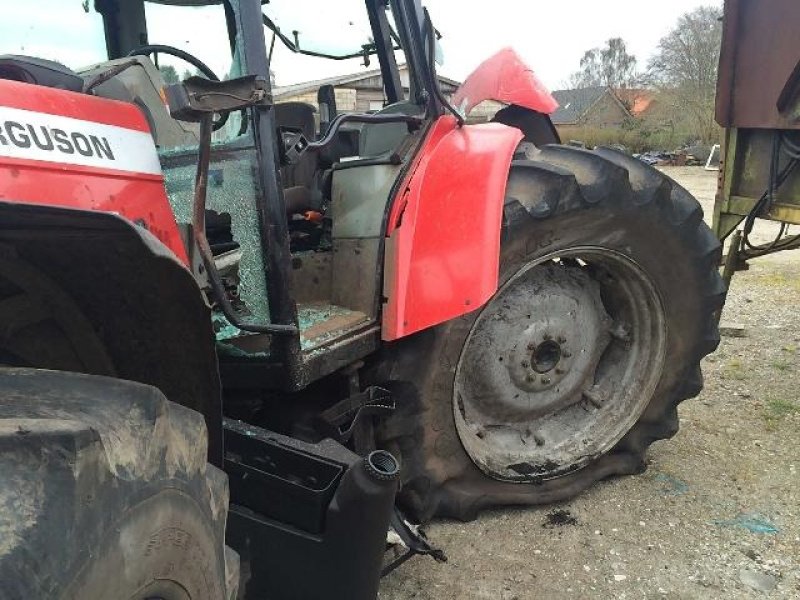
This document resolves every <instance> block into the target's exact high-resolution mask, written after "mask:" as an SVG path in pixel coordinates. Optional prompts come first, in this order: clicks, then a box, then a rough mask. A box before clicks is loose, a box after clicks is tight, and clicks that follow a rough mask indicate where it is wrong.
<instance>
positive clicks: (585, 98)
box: [550, 86, 611, 125]
mask: <svg viewBox="0 0 800 600" xmlns="http://www.w3.org/2000/svg"><path fill="white" fill-rule="evenodd" d="M610 91H611V90H610V89H609V88H608V87H606V86H597V87H588V88H580V89H575V90H556V91H555V92H553V98H555V99H556V102H558V109H557V110H556V112H554V113H553V114H552V115H550V118H551V119H552V120H553V123H554V124H555V125H567V124H570V123H577V122H578V121H580V119H581V117H583V116H584V115H585V114H586V113H587V112H588V111H589V109H590V108H591V107H592V106H593V105H594V104H595V103H596V102H597V101H599V100H600V99H601V98H602V97H603V96H604V95H605V94H607V93H609V92H610Z"/></svg>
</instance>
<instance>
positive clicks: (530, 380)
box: [525, 375, 536, 383]
mask: <svg viewBox="0 0 800 600" xmlns="http://www.w3.org/2000/svg"><path fill="white" fill-rule="evenodd" d="M535 379H536V378H535V377H534V376H533V375H528V376H527V377H525V381H527V382H528V383H533V382H534V380H535Z"/></svg>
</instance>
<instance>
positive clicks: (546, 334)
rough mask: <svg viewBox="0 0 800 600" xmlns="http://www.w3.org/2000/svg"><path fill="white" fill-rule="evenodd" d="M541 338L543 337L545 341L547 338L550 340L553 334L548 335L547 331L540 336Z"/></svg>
mask: <svg viewBox="0 0 800 600" xmlns="http://www.w3.org/2000/svg"><path fill="white" fill-rule="evenodd" d="M542 339H543V340H544V341H545V342H546V341H548V340H552V339H553V336H552V335H550V334H549V333H545V334H544V335H543V336H542Z"/></svg>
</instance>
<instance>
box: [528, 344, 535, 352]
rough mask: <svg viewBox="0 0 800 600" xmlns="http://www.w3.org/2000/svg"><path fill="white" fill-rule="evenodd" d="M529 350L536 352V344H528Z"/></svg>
mask: <svg viewBox="0 0 800 600" xmlns="http://www.w3.org/2000/svg"><path fill="white" fill-rule="evenodd" d="M528 350H531V351H533V350H536V344H528Z"/></svg>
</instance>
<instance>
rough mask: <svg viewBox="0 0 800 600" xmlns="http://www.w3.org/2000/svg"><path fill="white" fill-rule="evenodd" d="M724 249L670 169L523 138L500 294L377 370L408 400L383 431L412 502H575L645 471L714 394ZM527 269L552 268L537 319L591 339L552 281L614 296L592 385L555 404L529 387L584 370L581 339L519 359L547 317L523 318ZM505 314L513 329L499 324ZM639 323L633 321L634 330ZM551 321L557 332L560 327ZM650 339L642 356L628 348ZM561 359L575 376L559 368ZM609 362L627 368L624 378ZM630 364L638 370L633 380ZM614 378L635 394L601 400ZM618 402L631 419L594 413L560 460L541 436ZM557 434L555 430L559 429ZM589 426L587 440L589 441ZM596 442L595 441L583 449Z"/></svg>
mask: <svg viewBox="0 0 800 600" xmlns="http://www.w3.org/2000/svg"><path fill="white" fill-rule="evenodd" d="M587 249H590V250H592V252H589V251H588V250H587ZM720 252H721V250H720V244H719V242H718V241H717V239H716V238H715V237H714V235H713V234H712V233H711V231H710V229H709V228H708V227H707V226H706V225H705V223H704V222H703V214H702V210H701V208H700V206H699V204H698V203H697V201H696V200H694V198H692V196H691V195H690V194H689V193H688V192H687V191H686V190H684V189H683V188H681V187H680V186H678V185H677V184H676V183H675V182H673V181H672V180H670V179H669V178H667V177H666V176H664V175H663V174H661V173H660V172H658V171H657V170H655V169H652V168H650V167H648V166H646V165H644V164H643V163H641V162H639V161H637V160H635V159H633V158H631V157H628V156H626V155H624V154H621V153H618V152H616V151H613V150H609V149H599V150H597V151H595V152H589V151H583V150H578V149H574V148H568V147H565V146H545V147H543V148H541V149H536V148H534V147H533V146H530V145H527V144H523V146H522V147H521V151H519V152H518V153H517V155H516V157H515V160H514V162H513V164H512V167H511V172H510V175H509V180H508V187H507V191H506V204H505V210H504V221H503V237H502V248H501V256H500V266H501V281H500V290H499V291H498V293H497V294H496V295H495V297H494V298H493V299H492V300H491V301H490V302H489V303H488V304H487V305H486V306H484V307H483V308H482V309H481V310H479V311H476V312H474V313H471V314H468V315H465V316H463V317H461V318H458V319H454V320H452V321H450V322H447V323H443V324H442V325H439V326H437V327H434V328H431V329H429V330H427V331H424V332H421V333H419V334H417V335H415V336H411V337H410V338H409V339H405V340H401V341H399V342H397V343H395V344H393V345H392V346H391V347H389V348H388V349H387V356H386V357H385V360H383V361H382V363H381V365H382V366H379V367H378V371H377V373H379V375H376V376H378V377H381V378H382V379H388V380H389V381H391V385H392V386H393V389H394V393H395V397H396V399H397V405H398V409H397V411H396V413H395V414H394V415H392V416H391V417H390V418H389V419H388V420H387V421H386V422H385V423H384V424H383V426H382V427H381V428H380V430H379V432H378V441H379V445H380V446H381V447H384V448H386V449H387V450H390V451H391V452H393V453H395V455H396V456H399V457H400V458H401V464H402V466H403V471H402V475H401V478H402V482H403V485H402V496H401V499H402V501H403V503H404V504H405V505H406V507H407V508H408V509H409V510H410V511H412V512H413V514H415V515H416V516H417V518H419V519H420V520H423V521H424V520H427V519H430V518H431V517H433V516H435V515H436V516H446V517H455V518H459V519H471V518H474V517H475V516H476V515H477V513H478V511H479V510H481V509H483V508H485V507H488V506H493V505H502V504H540V503H550V502H555V501H560V500H564V499H567V498H570V497H572V496H574V495H576V494H578V493H580V492H581V491H583V490H585V489H586V488H587V487H589V486H590V485H592V484H593V483H594V482H596V481H598V480H600V479H603V478H606V477H609V476H613V475H624V474H632V473H638V472H641V471H643V470H644V469H645V464H646V463H645V454H646V450H647V448H648V447H649V446H650V445H651V444H652V443H653V442H654V441H655V440H658V439H663V438H669V437H672V436H673V435H674V434H675V433H676V432H677V430H678V416H677V410H676V408H677V405H678V403H679V402H681V401H682V400H684V399H686V398H690V397H692V396H695V395H697V394H698V393H699V392H700V390H701V389H702V385H703V380H702V374H701V372H700V360H701V359H702V358H703V356H705V355H706V354H708V353H710V352H712V351H713V350H714V349H715V348H716V347H717V345H718V343H719V334H718V330H717V325H716V314H717V312H718V311H719V310H720V309H721V307H722V305H723V302H724V297H725V288H724V284H723V282H722V280H721V278H720V277H719V274H718V271H717V266H718V264H719V259H720ZM602 257H607V258H606V259H602ZM611 257H614V258H613V260H612V258H611ZM615 261H618V262H619V264H620V265H622V264H629V265H633V266H632V267H630V269H628V270H627V271H626V269H627V267H626V269H621V270H620V271H619V273H622V272H625V273H630V275H625V276H624V277H622V276H619V273H615V272H614V269H613V268H612V267H613V265H612V263H614V262H615ZM608 272H611V273H612V275H613V276H615V277H622V278H619V279H617V280H616V284H614V283H608V281H599V280H600V279H601V275H602V277H606V275H603V274H604V273H608ZM526 273H532V274H535V277H536V278H538V279H537V280H535V281H532V282H530V283H529V284H528V285H530V286H531V287H530V293H529V294H528V292H526V294H528V295H529V296H530V298H531V305H530V309H528V311H527V312H528V313H531V314H529V315H524V317H528V319H532V320H536V319H537V318H539V319H540V320H541V321H542V322H543V323H546V324H547V323H550V324H552V322H554V321H558V320H559V319H560V321H559V322H561V323H562V324H564V327H566V328H568V329H569V332H570V333H571V334H574V335H575V336H576V337H579V338H581V336H582V335H583V334H582V330H583V329H585V326H584V325H581V326H580V327H577V326H575V325H574V324H571V321H570V318H571V319H572V320H573V321H574V320H575V319H577V317H575V315H572V313H571V312H570V313H569V314H570V315H572V317H569V318H568V317H564V313H565V312H567V308H566V304H563V303H562V304H559V303H558V302H557V303H556V304H551V305H550V307H549V308H547V307H546V305H545V304H541V296H542V294H543V292H541V290H542V286H545V285H551V286H553V285H554V286H555V287H554V288H550V290H551V292H552V290H553V289H555V290H556V292H557V294H561V295H563V296H564V298H571V299H572V300H574V302H573V304H574V305H575V306H577V307H578V308H577V309H576V310H577V311H579V312H580V311H581V310H583V309H581V308H580V305H581V303H583V304H586V303H587V302H588V303H590V304H591V303H593V304H596V305H597V306H598V307H600V308H596V309H595V308H592V309H591V310H589V312H590V313H592V314H593V315H595V316H593V317H592V318H591V319H589V320H590V321H591V322H592V325H591V327H592V328H593V330H596V331H597V333H596V334H593V335H592V336H589V337H591V340H589V341H587V340H586V339H584V338H585V337H586V336H583V338H581V340H580V343H578V342H576V343H575V345H576V346H577V348H573V349H572V351H573V352H576V353H586V352H589V353H590V354H592V356H593V358H592V359H591V360H588V359H587V360H585V361H584V363H585V364H583V365H582V368H583V372H582V373H581V374H580V381H579V382H578V383H581V385H582V386H583V387H581V386H577V387H574V386H573V387H570V386H564V387H566V388H569V389H570V393H569V394H566V392H565V393H564V394H562V396H563V397H556V398H549V399H548V400H547V402H545V403H544V407H543V408H542V409H541V411H540V412H536V411H535V410H533V411H532V409H531V406H532V405H533V404H535V402H536V401H537V399H538V398H541V397H542V396H541V394H542V393H544V392H542V391H541V390H540V389H538V388H537V389H533V388H530V387H525V386H527V385H528V384H529V383H530V382H531V381H533V383H530V385H533V386H539V387H543V386H544V387H547V389H548V390H550V392H552V394H555V392H553V390H554V389H555V385H556V383H557V382H555V381H551V379H552V378H553V377H562V378H563V377H567V376H568V375H569V373H566V374H565V372H566V371H567V370H568V369H569V368H574V367H570V366H569V365H568V364H567V365H566V366H565V364H566V363H564V362H559V359H560V357H562V354H561V351H562V350H563V349H564V348H566V346H564V348H562V349H560V350H559V349H556V348H555V347H553V348H549V346H548V347H547V348H544V346H542V348H543V351H542V353H541V356H540V357H536V360H541V363H540V364H537V365H536V366H537V368H539V367H541V369H540V370H538V371H536V372H535V373H534V372H533V371H530V369H532V368H533V367H534V365H533V364H529V363H531V362H532V361H531V359H530V358H523V359H522V360H521V361H520V360H519V357H517V355H516V354H514V353H515V352H517V351H518V349H519V347H520V346H519V344H523V343H524V340H522V338H521V337H520V338H519V339H517V337H518V336H517V334H516V333H515V332H518V331H519V332H523V333H524V331H528V329H530V330H531V331H533V330H535V329H536V327H538V325H536V327H534V326H533V325H531V326H528V325H527V324H520V325H519V326H516V324H515V323H514V322H513V318H517V317H518V316H519V314H520V313H521V309H520V308H519V307H518V306H516V305H514V303H513V301H511V300H509V297H508V295H507V291H508V290H511V291H513V289H514V286H515V285H519V284H518V283H516V282H517V281H523V279H520V278H521V277H524V276H526V275H525V274H526ZM637 273H639V274H637ZM625 277H627V279H625ZM548 281H549V282H550V283H549V284H546V282H548ZM553 281H555V282H556V283H555V284H554V283H553ZM609 281H612V282H613V281H614V277H612V278H611V279H610V280H609ZM636 282H640V283H636ZM504 286H505V287H504ZM637 286H638V287H637ZM622 288H625V289H628V290H629V291H630V293H627V295H626V296H625V294H622V293H621V292H620V295H621V296H625V298H627V299H625V298H623V299H622V300H618V301H616V302H615V297H616V295H617V293H618V290H620V289H622ZM648 289H652V293H650V292H647V291H646V290H648ZM504 290H505V291H504ZM592 290H594V291H592ZM504 294H506V295H504ZM517 295H518V296H519V294H517ZM551 295H552V294H551ZM581 295H582V296H581ZM517 302H518V300H517ZM537 302H540V304H539V306H538V307H537ZM561 305H563V306H565V308H564V310H560V309H559V308H558V306H561ZM635 305H642V306H639V308H635ZM553 306H556V308H555V309H554V308H553ZM620 306H623V307H624V306H630V307H634V308H630V309H622V308H619V307H620ZM537 308H538V309H539V312H538V313H537ZM515 311H516V312H515ZM542 311H545V313H546V314H545V315H544V316H542ZM547 311H549V312H547ZM636 311H638V312H636ZM614 313H618V314H614ZM659 314H660V316H659ZM514 315H517V317H515V316H514ZM531 315H532V317H531ZM659 319H661V320H662V321H663V326H661V325H659V324H658V322H657V321H658V320H659ZM623 321H624V322H623ZM628 321H630V322H628ZM501 323H506V325H505V327H506V330H502V329H498V327H502V325H500V324H501ZM509 323H510V325H509ZM631 323H634V324H635V325H636V326H635V327H634V328H633V331H625V330H624V327H623V328H621V327H619V326H620V325H625V326H626V327H627V326H629V325H630V324H631ZM526 327H527V328H528V329H526ZM541 327H542V328H544V329H542V332H544V334H545V336H546V337H544V338H543V339H544V340H546V341H548V343H550V342H549V340H550V339H551V338H550V337H549V336H550V333H549V332H548V331H547V330H546V328H545V326H544V325H542V326H541ZM548 327H549V325H548ZM615 328H616V329H615ZM629 329H630V328H629ZM645 331H646V332H649V333H647V334H645ZM498 332H499V333H498ZM542 332H538V334H537V335H540V338H541V334H542ZM519 336H522V333H520V334H519ZM648 336H649V338H648ZM555 337H556V336H554V337H553V339H555ZM557 337H561V336H560V335H558V336H557ZM612 338H615V339H616V340H617V341H615V339H612ZM645 338H648V339H650V340H651V343H649V345H647V344H644V342H643V340H644V339H645ZM476 339H477V340H478V342H479V343H477V344H476V343H475V340H476ZM619 340H622V341H619ZM659 340H660V341H659ZM540 343H541V340H540V339H539V338H537V339H536V340H533V339H532V341H531V342H529V343H528V344H527V346H524V347H527V348H528V349H529V350H531V351H532V352H534V353H535V352H536V351H538V350H539V349H540V348H539V344H540ZM637 343H638V344H639V346H636V344H637ZM504 344H505V346H504ZM642 344H644V345H642ZM487 345H488V346H489V349H488V350H487V349H486V347H487ZM476 346H478V347H479V350H475V349H474V348H475V347H476ZM481 347H482V349H481ZM636 347H638V348H639V355H635V353H634V352H633V351H631V350H626V348H636ZM544 350H547V352H545V351H544ZM474 352H478V353H479V354H478V355H474V354H473V353H474ZM480 353H482V354H480ZM492 353H494V354H492ZM433 357H435V359H433ZM509 357H511V358H514V360H515V361H516V362H515V363H514V364H515V367H514V368H516V369H517V370H519V369H520V368H524V369H526V371H525V373H528V372H529V373H530V374H529V375H527V376H526V377H527V379H524V378H523V383H521V384H520V383H519V381H520V378H519V377H517V375H515V373H514V372H512V371H513V370H512V369H511V366H509V367H508V373H511V375H508V373H505V371H503V370H502V369H501V370H499V371H498V369H497V368H495V367H496V363H495V362H493V361H496V360H500V361H502V360H503V359H504V358H505V359H506V360H508V359H509ZM515 357H516V358H515ZM631 357H633V358H631ZM615 361H616V362H615ZM620 361H623V362H620ZM624 361H627V362H624ZM575 362H578V361H577V360H576V361H575ZM520 365H521V367H520ZM556 365H559V367H557V366H556ZM608 365H611V366H608ZM612 367H613V368H612ZM504 368H505V367H504ZM555 368H559V370H560V371H561V373H559V374H558V375H555V373H556V371H555V370H554V369H555ZM614 369H616V370H614ZM503 373H505V374H503ZM539 373H542V374H546V379H541V378H539ZM608 373H616V375H614V377H611V378H610V379H609V378H608V377H607V375H608ZM630 373H633V374H634V375H636V376H635V377H628V379H625V377H627V375H626V374H630ZM532 375H533V376H535V377H532ZM515 377H516V381H517V383H516V384H513V385H512V384H511V383H510V382H511V381H512V380H515ZM602 377H606V379H602ZM615 377H616V379H615ZM504 378H505V379H504ZM576 379H578V377H577V376H576ZM465 381H472V382H473V383H472V384H470V385H472V387H471V388H470V387H469V385H467V384H465ZM476 381H477V382H479V383H477V384H476V383H475V382H476ZM487 381H488V382H489V383H486V382H487ZM526 381H527V382H528V383H526ZM606 381H610V382H612V383H613V382H616V383H617V384H618V385H616V387H617V388H620V389H621V391H620V390H616V391H613V390H612V391H613V393H609V394H606V392H604V394H605V395H603V396H602V398H601V399H600V400H597V398H593V397H592V395H593V389H600V388H591V386H592V384H593V383H597V385H599V386H600V387H603V386H602V385H601V384H604V383H605V382H606ZM492 382H494V383H492ZM498 382H499V383H498ZM476 385H477V386H478V388H476V387H475V386H476ZM492 385H494V387H492ZM576 385H577V384H576ZM465 386H466V388H465ZM503 386H505V387H503ZM607 387H608V386H607ZM610 387H611V388H614V385H611V386H610ZM523 388H525V389H523ZM465 389H466V392H465V391H464V390H465ZM617 391H619V394H617ZM550 392H548V393H550ZM514 394H517V396H520V394H522V399H521V400H515V399H516V398H517V396H514ZM525 394H527V395H525ZM536 394H540V395H538V396H537V395H536ZM615 394H617V395H615ZM556 396H557V394H556ZM595 396H596V395H595ZM617 396H619V398H621V399H620V400H616V398H617ZM587 397H588V398H592V400H593V402H594V406H589V403H587ZM606 397H608V398H611V399H613V400H614V402H613V403H610V404H611V405H613V406H612V408H613V407H616V408H613V409H614V410H616V411H617V413H616V416H615V417H614V418H613V419H608V418H606V420H605V421H602V420H601V419H599V418H598V419H595V420H594V421H591V422H590V421H586V429H580V427H583V426H584V425H580V424H579V426H576V427H575V429H574V431H576V432H578V433H573V434H572V438H571V439H567V438H569V436H568V435H565V436H564V439H559V440H558V443H557V444H556V445H555V446H557V448H555V446H554V448H555V449H554V450H553V452H552V454H550V455H548V453H547V452H548V448H549V447H548V444H550V443H551V439H550V438H548V437H547V436H537V435H536V431H537V428H539V427H542V426H543V425H542V424H543V422H544V420H545V419H561V422H560V427H561V431H562V432H564V431H571V430H569V429H568V428H567V426H568V425H569V424H570V423H573V422H576V423H578V421H575V419H587V418H588V419H591V417H585V416H582V415H583V412H582V411H584V412H586V414H589V411H591V410H596V411H598V414H600V411H602V410H603V409H604V408H606V407H605V406H603V402H604V401H605V400H604V399H605V398H606ZM615 403H616V404H615ZM601 406H602V407H603V408H598V407H601ZM521 407H522V408H521ZM526 411H527V412H526ZM570 411H571V412H570ZM568 413H569V414H570V415H571V416H570V417H569V418H566V417H564V415H567V414H568ZM487 414H488V415H489V416H488V417H487V416H486V415H487ZM465 415H466V416H465ZM475 415H479V417H476V416H475ZM481 419H482V421H481ZM570 419H572V420H570ZM465 423H467V424H466V425H465ZM580 423H583V421H580ZM592 428H594V429H592ZM557 429H558V428H555V429H554V428H551V429H550V430H546V429H545V431H548V436H551V437H552V432H553V431H556V430H557ZM590 430H591V431H593V432H594V433H592V434H591V435H590V436H589V438H591V439H589V443H588V444H587V443H586V440H585V439H584V437H580V436H583V435H584V434H583V432H584V431H590ZM600 430H602V431H600ZM487 432H488V433H487ZM493 432H494V433H493ZM497 432H499V433H497ZM526 436H528V437H529V439H524V440H521V441H520V439H519V438H520V437H526ZM592 436H594V437H592ZM579 438H580V439H579ZM487 440H489V441H488V442H487ZM562 442H563V443H562ZM581 444H585V445H587V449H586V451H585V452H584V453H581V452H580V447H579V446H580V445H581ZM537 447H539V448H538V449H537ZM528 448H533V450H529V449H528ZM565 448H566V450H565ZM514 457H516V459H514ZM520 457H522V459H520Z"/></svg>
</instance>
